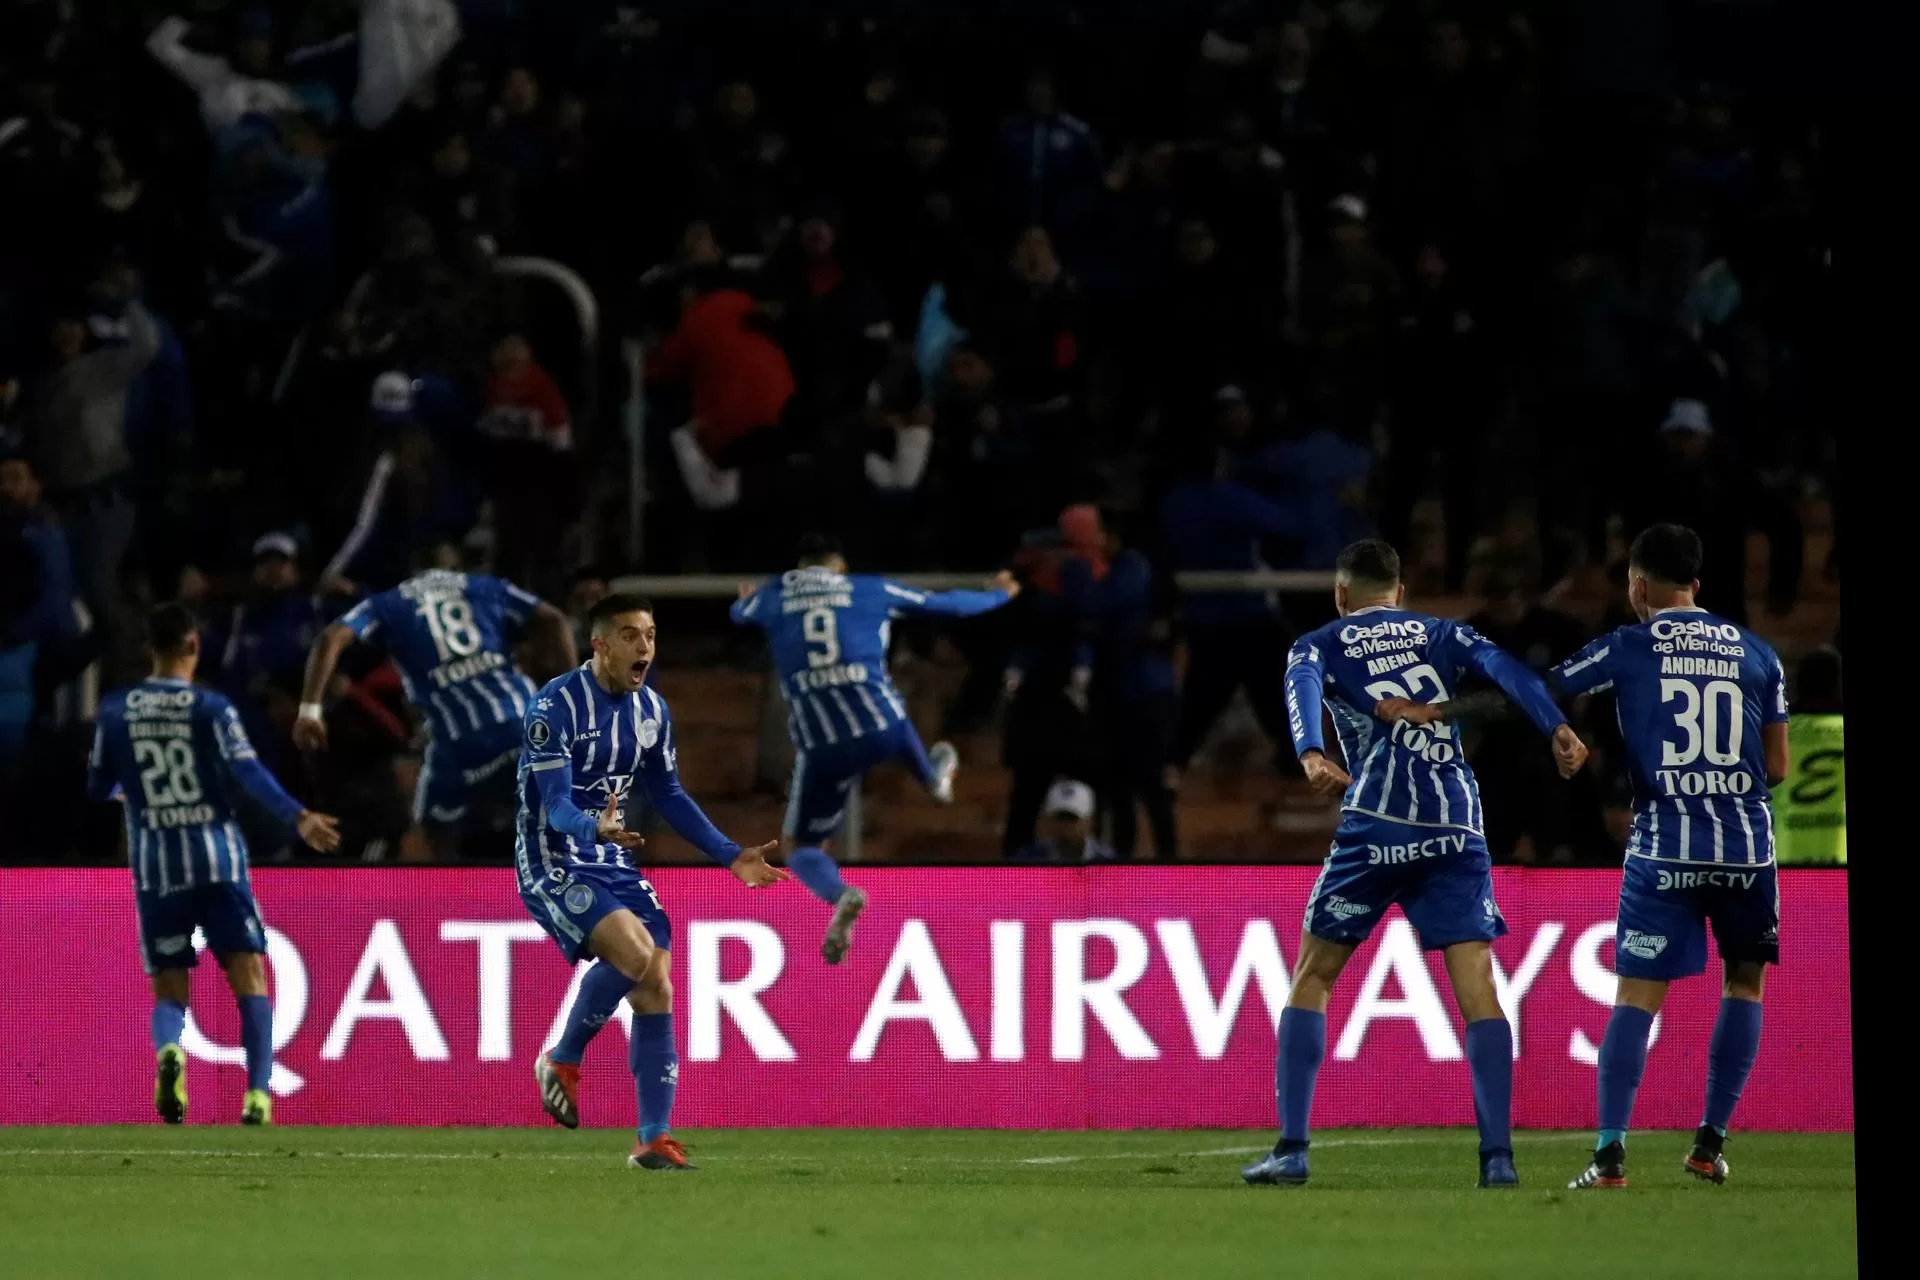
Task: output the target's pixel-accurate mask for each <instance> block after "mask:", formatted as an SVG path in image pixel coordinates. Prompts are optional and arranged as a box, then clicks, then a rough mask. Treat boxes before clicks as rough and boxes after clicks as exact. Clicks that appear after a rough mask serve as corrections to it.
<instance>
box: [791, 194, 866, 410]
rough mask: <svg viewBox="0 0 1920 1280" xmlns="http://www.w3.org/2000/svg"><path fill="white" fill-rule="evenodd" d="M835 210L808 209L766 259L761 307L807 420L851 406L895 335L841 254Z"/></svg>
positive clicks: (861, 277)
mask: <svg viewBox="0 0 1920 1280" xmlns="http://www.w3.org/2000/svg"><path fill="white" fill-rule="evenodd" d="M840 241H841V230H840V213H839V210H838V209H837V208H835V207H834V206H832V205H830V204H822V205H819V206H816V207H815V208H813V209H811V210H809V211H807V212H806V213H805V214H803V215H802V217H801V219H800V221H799V222H798V224H796V226H795V227H794V231H793V235H792V237H791V238H790V239H789V240H788V242H787V243H786V244H785V245H783V246H782V247H781V249H780V251H779V252H778V253H776V254H775V255H774V257H773V259H772V261H770V262H769V263H768V264H767V267H766V271H765V273H764V274H763V277H762V279H763V284H762V286H761V288H762V290H763V293H762V297H763V299H764V301H763V303H762V305H763V307H764V309H765V310H766V311H767V312H768V313H769V314H771V315H773V316H774V318H775V319H776V321H777V322H778V324H779V338H780V345H781V347H782V348H783V349H784V350H785V351H786V353H787V359H788V361H789V363H790V364H791V366H792V368H793V379H794V385H795V387H796V396H797V400H798V403H797V404H796V410H797V412H799V413H800V414H801V415H803V416H804V418H805V420H806V421H808V422H812V423H820V422H825V421H827V420H829V419H831V418H834V417H836V416H838V415H840V414H843V413H846V412H848V411H850V410H852V409H854V408H856V407H857V406H858V405H859V404H860V403H861V402H862V401H863V400H864V399H865V398H866V394H867V388H868V387H869V386H870V385H872V383H873V380H874V378H875V377H876V376H877V375H878V374H879V372H880V369H881V367H882V365H883V364H885V362H886V359H887V355H888V352H889V349H890V345H891V343H892V340H893V322H892V321H891V320H890V319H888V317H887V306H886V301H885V299H883V298H882V297H881V296H880V292H879V290H878V289H876V288H875V287H874V285H873V282H872V281H871V280H870V279H868V277H867V276H866V274H865V273H864V272H862V271H860V270H859V269H858V268H856V267H853V266H851V265H850V264H849V263H848V262H847V260H846V258H845V257H844V255H843V254H842V252H841V244H840Z"/></svg>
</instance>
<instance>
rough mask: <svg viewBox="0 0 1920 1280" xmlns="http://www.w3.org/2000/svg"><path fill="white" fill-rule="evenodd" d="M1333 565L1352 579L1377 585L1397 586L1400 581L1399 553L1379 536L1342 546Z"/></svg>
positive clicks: (1351, 580) (1369, 584)
mask: <svg viewBox="0 0 1920 1280" xmlns="http://www.w3.org/2000/svg"><path fill="white" fill-rule="evenodd" d="M1333 567H1334V569H1335V570H1336V571H1337V572H1339V573H1340V574H1342V575H1344V576H1345V577H1346V579H1347V580H1348V581H1349V582H1364V583H1366V584H1367V585H1368V586H1376V587H1392V586H1397V585H1399V582H1400V553H1399V552H1398V551H1395V550H1394V549H1393V546H1392V544H1390V543H1387V542H1382V541H1381V540H1380V539H1379V538H1367V539H1364V540H1363V541H1360V542H1355V543H1351V544H1350V545H1348V546H1347V547H1345V548H1343V549H1342V550H1341V552H1340V554H1339V556H1338V557H1336V558H1335V560H1334V562H1333Z"/></svg>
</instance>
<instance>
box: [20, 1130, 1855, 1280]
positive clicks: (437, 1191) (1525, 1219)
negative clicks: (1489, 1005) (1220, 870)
mask: <svg viewBox="0 0 1920 1280" xmlns="http://www.w3.org/2000/svg"><path fill="white" fill-rule="evenodd" d="M680 1136H681V1137H682V1138H683V1139H684V1140H685V1141H686V1143H687V1146H688V1149H689V1151H690V1152H691V1153H692V1155H693V1158H694V1160H695V1161H696V1162H698V1163H700V1164H701V1165H702V1166H703V1167H702V1169H701V1170H700V1171H699V1172H697V1173H690V1174H660V1173H643V1172H640V1171H637V1170H629V1169H627V1168H626V1167H625V1165H624V1161H623V1157H624V1156H625V1153H626V1149H627V1146H628V1144H629V1143H630V1141H631V1136H630V1135H625V1134H622V1133H620V1132H615V1131H612V1130H581V1131H579V1132H574V1133H568V1132H565V1131H562V1130H558V1129H551V1130H540V1129H531V1130H519V1129H516V1130H460V1129H424V1130H423V1129H301V1128H283V1129H265V1130H247V1129H239V1128H217V1129H216V1128H183V1129H165V1128H161V1127H159V1126H153V1127H141V1128H131V1127H130V1128H111V1129H0V1275H5V1276H7V1277H10V1278H16V1280H29V1278H33V1280H39V1278H40V1277H61V1278H62V1280H72V1278H75V1277H91V1276H103V1277H104V1276H114V1277H121V1276H142V1275H190V1276H193V1277H196V1280H202V1278H204V1280H213V1278H216V1277H227V1276H234V1277H239V1276H246V1277H249V1278H250V1280H252V1278H258V1277H287V1278H289V1280H291V1278H293V1277H307V1276H327V1277H338V1276H346V1277H352V1278H354V1280H378V1278H379V1277H385V1276H405V1277H440V1276H448V1277H455V1276H457V1277H462V1278H463V1280H467V1278H470V1277H490V1276H539V1277H553V1278H555V1280H576V1278H585V1277H597V1276H617V1277H622V1278H623V1280H626V1278H630V1280H654V1278H656V1277H706V1276H755V1277H791V1276H833V1277H850V1278H858V1277H867V1276H874V1277H889V1278H895V1277H897V1278H899V1280H916V1278H918V1277H939V1276H986V1277H1009V1276H1016V1277H1024V1276H1046V1277H1054V1276H1097V1277H1100V1278H1101V1280H1118V1278H1120V1277H1132V1276H1173V1277H1179V1278H1181V1280H1201V1278H1203V1277H1208V1278H1210V1277H1216V1276H1260V1277H1268V1278H1271V1277H1274V1276H1291V1277H1302V1278H1304V1277H1312V1276H1341V1277H1360V1276H1393V1277H1395V1278H1396V1280H1412V1278H1413V1277H1423V1278H1424V1277H1446V1276H1463V1277H1464V1276H1473V1277H1488V1276H1516V1277H1518V1276H1528V1277H1531V1276H1546V1277H1554V1280H1561V1278H1562V1277H1576V1276H1601V1277H1606V1278H1607V1280H1620V1278H1621V1277H1644V1276H1661V1277H1682V1276H1712V1277H1716V1278H1718V1277H1726V1276H1739V1277H1742V1280H1746V1278H1748V1277H1758V1276H1845V1275H1853V1274H1856V1271H1857V1265H1856V1261H1855V1256H1854V1173H1853V1139H1852V1137H1851V1136H1850V1135H1833V1136H1819V1137H1803V1136H1781V1135H1767V1134H1737V1135H1736V1136H1735V1139H1734V1141H1733V1142H1732V1143H1730V1144H1729V1146H1728V1152H1727V1154H1728V1158H1729V1159H1730V1160H1731V1161H1732V1163H1733V1181H1732V1182H1731V1183H1730V1184H1729V1185H1727V1186H1725V1187H1718V1188H1716V1187H1711V1186H1706V1185H1702V1184H1696V1183H1694V1182H1692V1181H1691V1180H1689V1179H1687V1178H1686V1177H1685V1176H1684V1175H1682V1173H1681V1171H1680V1157H1681V1156H1682V1155H1683V1154H1684V1152H1685V1147H1686V1141H1687V1139H1686V1136H1685V1135H1680V1134H1667V1133H1647V1134H1637V1135H1635V1136H1634V1138H1633V1139H1632V1142H1631V1146H1630V1152H1631V1164H1630V1166H1629V1175H1630V1176H1631V1178H1632V1180H1633V1186H1632V1187H1631V1188H1630V1189H1628V1190H1626V1191H1616V1192H1584V1193H1572V1192H1568V1191H1565V1190H1562V1189H1561V1188H1563V1187H1564V1186H1565V1185H1566V1182H1567V1180H1568V1179H1569V1178H1570V1177H1572V1176H1573V1175H1574V1174H1576V1173H1578V1172H1579V1171H1580V1169H1581V1168H1582V1167H1583V1165H1584V1161H1585V1157H1586V1154H1587V1152H1588V1150H1589V1144H1590V1142H1591V1139H1590V1138H1588V1137H1587V1136H1586V1135H1584V1134H1548V1133H1529V1134H1521V1135H1519V1137H1518V1139H1517V1142H1518V1153H1517V1154H1518V1160H1519V1165H1520V1174H1521V1178H1522V1179H1523V1181H1524V1184H1525V1185H1524V1186H1523V1187H1522V1188H1521V1189H1520V1190H1518V1191H1514V1192H1482V1191H1476V1190H1474V1189H1473V1187H1472V1182H1473V1174H1474V1159H1473V1151H1474V1141H1473V1137H1472V1134H1471V1133H1470V1132H1465V1131H1454V1132H1448V1131H1431V1130H1418V1131H1415V1130H1389V1131H1379V1130H1375V1131H1367V1132H1332V1133H1327V1134H1323V1135H1319V1136H1318V1137H1317V1138H1316V1140H1315V1146H1314V1166H1313V1167H1314V1182H1313V1184H1312V1185H1311V1186H1309V1187H1306V1188H1302V1189H1284V1188H1274V1187H1257V1188H1256V1187H1247V1186H1244V1185H1242V1184H1241V1182H1240V1178H1239V1168H1240V1166H1241V1164H1243V1163H1244V1162H1246V1161H1247V1160H1248V1159H1250V1158H1251V1157H1252V1156H1253V1155H1254V1154H1255V1153H1256V1152H1258V1151H1259V1150H1262V1149H1264V1148H1265V1146H1266V1144H1267V1143H1268V1141H1270V1138H1269V1135H1266V1134H1262V1133H1249V1132H1220V1131H1208V1132H1199V1133H1147V1132H1141V1133H999V1132H983V1131H971V1130H965V1131H962V1130H953V1131H946V1130H943V1131H924V1130H916V1131H898V1130H896V1131H866V1130H856V1131H846V1130H729V1131H688V1132H685V1133H683V1134H681V1135H680Z"/></svg>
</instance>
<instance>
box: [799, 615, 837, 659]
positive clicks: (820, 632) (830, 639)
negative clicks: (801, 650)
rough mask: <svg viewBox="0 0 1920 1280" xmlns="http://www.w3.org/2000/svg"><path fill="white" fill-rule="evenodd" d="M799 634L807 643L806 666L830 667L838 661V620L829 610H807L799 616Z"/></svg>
mask: <svg viewBox="0 0 1920 1280" xmlns="http://www.w3.org/2000/svg"><path fill="white" fill-rule="evenodd" d="M800 632H801V634H802V635H803V636H805V637H806V641H807V665H808V666H810V667H830V666H832V665H833V664H834V663H836V662H838V661H840V620H839V618H838V617H837V616H835V614H834V612H833V610H831V609H809V610H807V611H806V612H805V613H804V614H802V615H800Z"/></svg>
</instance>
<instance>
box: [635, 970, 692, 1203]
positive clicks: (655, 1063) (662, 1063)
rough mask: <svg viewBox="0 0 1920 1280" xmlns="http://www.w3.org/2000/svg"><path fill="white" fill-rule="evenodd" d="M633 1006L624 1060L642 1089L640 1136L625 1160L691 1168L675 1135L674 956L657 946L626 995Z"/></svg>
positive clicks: (656, 1166)
mask: <svg viewBox="0 0 1920 1280" xmlns="http://www.w3.org/2000/svg"><path fill="white" fill-rule="evenodd" d="M627 1003H628V1004H630V1005H632V1006H633V1038H632V1039H631V1040H630V1041H628V1045H627V1065H628V1066H630V1067H632V1068H633V1081H634V1085H635V1087H636V1088H637V1089H638V1090H639V1094H640V1136H639V1139H638V1140H637V1141H636V1142H635V1143H634V1144H633V1154H632V1155H630V1156H628V1157H627V1164H628V1165H630V1166H631V1167H633V1168H636V1169H693V1168H696V1167H697V1166H696V1165H694V1164H693V1163H692V1162H691V1161H689V1160H688V1159H687V1151H686V1148H685V1147H683V1146H681V1145H680V1143H679V1142H677V1141H676V1140H675V1139H674V1136H673V1095H674V1092H675V1090H676V1089H677V1087H678V1086H679V1083H680V1055H679V1053H678V1052H677V1050H676V1049H675V1047H674V1043H673V956H672V955H671V954H670V953H669V952H668V951H667V950H666V949H665V948H660V947H656V948H655V949H654V952H653V958H652V960H651V961H650V962H649V963H648V965H647V972H646V975H645V976H644V977H643V978H642V979H641V980H640V983H639V985H637V986H636V987H634V989H633V992H632V994H630V995H629V996H628V997H627Z"/></svg>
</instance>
